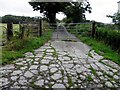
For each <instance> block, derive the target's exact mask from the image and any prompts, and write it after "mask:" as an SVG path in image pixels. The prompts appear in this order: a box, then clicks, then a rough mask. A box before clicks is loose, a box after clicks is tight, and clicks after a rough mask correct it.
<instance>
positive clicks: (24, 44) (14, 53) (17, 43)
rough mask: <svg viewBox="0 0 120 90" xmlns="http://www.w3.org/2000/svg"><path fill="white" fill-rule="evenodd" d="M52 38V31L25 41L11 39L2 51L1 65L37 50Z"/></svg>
mask: <svg viewBox="0 0 120 90" xmlns="http://www.w3.org/2000/svg"><path fill="white" fill-rule="evenodd" d="M51 36H52V30H47V32H46V33H44V34H43V35H42V37H34V38H26V39H23V40H22V39H16V38H13V40H11V41H10V42H8V44H6V47H5V48H3V50H2V60H1V61H0V63H1V64H7V63H10V62H11V61H13V60H15V59H16V58H19V57H23V56H24V55H23V54H24V53H25V52H28V51H31V52H32V51H33V50H34V49H35V48H38V47H40V46H42V45H44V43H45V42H47V41H48V40H49V39H50V38H51Z"/></svg>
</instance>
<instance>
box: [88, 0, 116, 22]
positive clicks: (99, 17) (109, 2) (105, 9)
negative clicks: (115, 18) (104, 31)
mask: <svg viewBox="0 0 120 90" xmlns="http://www.w3.org/2000/svg"><path fill="white" fill-rule="evenodd" d="M89 1H90V4H91V7H92V13H91V14H88V13H86V18H87V19H90V20H96V21H99V22H104V23H110V22H112V19H110V18H107V17H106V15H113V14H114V13H115V12H117V10H118V4H117V2H118V0H89Z"/></svg>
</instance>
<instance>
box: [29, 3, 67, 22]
mask: <svg viewBox="0 0 120 90" xmlns="http://www.w3.org/2000/svg"><path fill="white" fill-rule="evenodd" d="M29 4H30V5H31V6H32V7H33V9H34V11H38V10H40V13H43V14H44V16H45V17H47V19H48V21H49V22H50V23H56V21H55V18H56V13H58V12H60V11H63V10H64V9H65V7H66V6H67V5H68V4H69V3H64V4H63V3H62V2H50V3H49V2H29Z"/></svg>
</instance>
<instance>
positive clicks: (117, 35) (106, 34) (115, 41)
mask: <svg viewBox="0 0 120 90" xmlns="http://www.w3.org/2000/svg"><path fill="white" fill-rule="evenodd" d="M96 39H98V40H102V41H104V42H105V43H106V44H108V45H110V46H111V47H112V49H114V50H117V51H118V52H120V32H117V31H114V30H109V29H106V28H102V27H101V28H98V30H97V32H96Z"/></svg>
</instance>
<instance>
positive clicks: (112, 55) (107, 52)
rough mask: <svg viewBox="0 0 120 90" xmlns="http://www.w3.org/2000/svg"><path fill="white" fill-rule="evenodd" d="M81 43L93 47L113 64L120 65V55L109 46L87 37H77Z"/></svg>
mask: <svg viewBox="0 0 120 90" xmlns="http://www.w3.org/2000/svg"><path fill="white" fill-rule="evenodd" d="M77 37H78V38H79V39H80V40H81V41H83V42H84V43H86V44H88V45H89V46H91V47H92V48H93V49H94V50H95V51H96V52H97V53H99V54H101V52H103V53H102V54H101V55H102V56H104V59H108V60H112V61H113V62H115V63H117V64H119V65H120V55H119V54H118V53H116V52H115V51H113V50H112V49H111V48H110V47H109V46H108V45H106V44H105V43H103V42H100V41H98V40H96V39H93V38H90V37H87V36H81V35H78V36H77Z"/></svg>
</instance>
